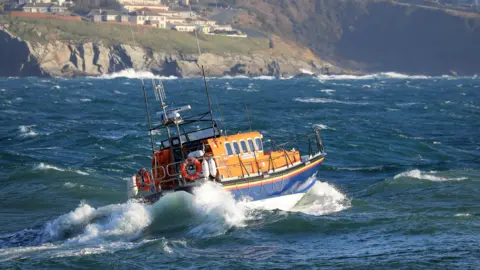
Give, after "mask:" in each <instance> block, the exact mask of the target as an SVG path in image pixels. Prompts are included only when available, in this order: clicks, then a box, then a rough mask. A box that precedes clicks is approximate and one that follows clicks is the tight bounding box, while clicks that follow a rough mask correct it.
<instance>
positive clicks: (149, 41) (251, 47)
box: [0, 15, 269, 53]
mask: <svg viewBox="0 0 480 270" xmlns="http://www.w3.org/2000/svg"><path fill="white" fill-rule="evenodd" d="M0 22H3V23H8V24H9V28H8V31H9V32H10V33H12V34H14V35H15V36H17V37H19V38H21V39H22V40H26V41H29V42H39V43H42V44H45V43H48V42H51V41H56V40H59V41H67V42H70V41H73V42H77V43H82V42H102V43H103V44H106V45H113V44H129V45H134V43H136V45H139V46H142V47H146V48H151V49H152V50H154V51H166V52H171V51H178V52H182V53H195V52H197V51H198V50H197V43H196V41H195V36H194V35H193V34H187V33H182V32H177V31H171V30H165V29H158V28H146V27H136V26H132V27H131V28H130V27H129V26H128V25H117V24H106V23H93V22H85V21H66V20H55V19H34V18H22V17H13V16H7V15H1V16H0ZM132 31H133V35H132ZM199 41H200V47H201V48H202V51H205V52H211V53H225V52H232V53H247V52H252V51H258V50H265V49H268V48H269V40H268V39H265V38H243V39H234V38H229V37H224V36H206V35H199Z"/></svg>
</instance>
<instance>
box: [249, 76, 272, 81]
mask: <svg viewBox="0 0 480 270" xmlns="http://www.w3.org/2000/svg"><path fill="white" fill-rule="evenodd" d="M252 79H253V80H268V81H271V80H275V79H276V78H275V77H274V76H258V77H252Z"/></svg>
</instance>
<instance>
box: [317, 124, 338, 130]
mask: <svg viewBox="0 0 480 270" xmlns="http://www.w3.org/2000/svg"><path fill="white" fill-rule="evenodd" d="M313 127H314V128H319V129H321V130H326V129H331V130H335V129H334V128H331V127H329V126H327V125H324V124H314V125H313Z"/></svg>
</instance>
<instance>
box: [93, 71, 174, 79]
mask: <svg viewBox="0 0 480 270" xmlns="http://www.w3.org/2000/svg"><path fill="white" fill-rule="evenodd" d="M90 78H97V79H117V78H128V79H158V80H175V79H178V77H175V76H168V77H165V76H158V75H155V74H153V73H152V72H150V71H142V70H137V71H136V70H134V69H131V68H129V69H124V70H122V71H119V72H115V73H110V74H103V75H101V76H99V77H90Z"/></svg>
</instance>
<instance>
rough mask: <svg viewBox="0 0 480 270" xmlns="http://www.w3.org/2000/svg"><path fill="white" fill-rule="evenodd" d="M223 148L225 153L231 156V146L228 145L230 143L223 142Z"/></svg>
mask: <svg viewBox="0 0 480 270" xmlns="http://www.w3.org/2000/svg"><path fill="white" fill-rule="evenodd" d="M225 150H226V151H227V155H229V156H233V151H232V146H231V145H230V143H228V142H226V143H225Z"/></svg>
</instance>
